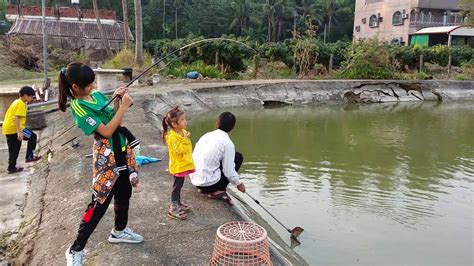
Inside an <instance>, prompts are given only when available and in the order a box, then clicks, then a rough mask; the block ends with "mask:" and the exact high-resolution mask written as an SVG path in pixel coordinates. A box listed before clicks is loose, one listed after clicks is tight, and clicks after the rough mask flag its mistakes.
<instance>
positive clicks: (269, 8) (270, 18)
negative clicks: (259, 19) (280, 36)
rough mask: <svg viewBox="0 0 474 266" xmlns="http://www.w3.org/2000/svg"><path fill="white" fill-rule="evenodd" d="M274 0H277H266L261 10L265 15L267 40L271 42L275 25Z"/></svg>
mask: <svg viewBox="0 0 474 266" xmlns="http://www.w3.org/2000/svg"><path fill="white" fill-rule="evenodd" d="M276 1H277V0H267V2H266V3H265V4H264V5H263V10H264V12H265V15H266V17H267V23H268V25H267V41H269V42H271V41H273V40H274V39H275V38H274V37H273V36H274V32H275V30H274V28H275V25H276V21H275V15H276Z"/></svg>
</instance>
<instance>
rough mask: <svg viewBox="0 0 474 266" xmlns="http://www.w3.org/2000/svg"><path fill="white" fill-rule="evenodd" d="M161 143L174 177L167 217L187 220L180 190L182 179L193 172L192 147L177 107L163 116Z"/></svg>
mask: <svg viewBox="0 0 474 266" xmlns="http://www.w3.org/2000/svg"><path fill="white" fill-rule="evenodd" d="M162 125H163V136H162V137H163V142H164V143H165V144H166V145H167V146H168V153H169V171H170V174H172V175H173V177H174V184H173V191H172V192H171V206H170V208H169V210H168V216H169V217H171V218H176V219H180V220H185V219H186V218H187V215H186V212H188V211H189V210H190V208H189V206H188V205H187V204H185V203H183V202H182V201H181V188H182V187H183V184H184V178H185V177H186V176H187V175H188V174H190V173H193V172H194V162H193V157H192V150H193V145H192V143H191V140H190V139H189V137H190V135H191V134H190V133H189V132H188V131H186V126H187V122H186V116H185V114H184V111H182V110H180V109H179V108H178V106H176V107H174V108H173V109H171V110H170V111H168V112H167V113H166V114H165V115H164V116H163V121H162Z"/></svg>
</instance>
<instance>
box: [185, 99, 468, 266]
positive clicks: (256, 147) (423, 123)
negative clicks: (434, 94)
mask: <svg viewBox="0 0 474 266" xmlns="http://www.w3.org/2000/svg"><path fill="white" fill-rule="evenodd" d="M221 111H223V110H219V111H212V112H209V113H206V114H203V115H198V116H194V117H193V118H192V119H191V120H190V121H189V122H188V124H189V130H190V131H191V132H192V139H193V143H195V142H196V141H197V139H198V137H199V136H201V135H202V134H204V133H205V132H207V131H210V130H213V129H214V125H215V119H216V117H217V115H218V114H219V113H220V112H221ZM230 111H232V112H233V113H234V114H235V115H236V117H237V124H236V128H235V130H234V131H232V132H231V138H232V139H233V141H234V143H235V145H236V148H237V150H238V151H240V152H242V153H243V155H244V164H243V166H242V168H241V176H242V178H243V181H244V182H245V184H246V185H247V190H248V192H249V193H250V194H251V195H253V196H254V197H255V198H257V199H259V200H260V202H261V203H262V205H264V206H265V207H266V208H267V209H268V210H269V211H271V212H272V213H273V214H274V215H275V216H276V217H278V218H279V219H280V221H282V222H283V223H284V224H285V225H286V226H287V227H290V228H292V227H294V226H301V227H303V228H304V229H305V231H304V232H303V233H302V234H301V236H300V238H299V239H300V241H301V245H299V246H297V247H296V248H294V250H295V251H296V252H297V253H299V254H300V255H301V256H302V257H303V258H304V259H305V260H306V261H307V262H308V263H309V264H310V265H473V263H474V260H473V239H474V232H473V224H474V222H473V221H474V220H473V194H474V188H473V183H474V102H464V103H443V104H439V105H438V104H435V103H423V104H419V103H416V104H414V103H407V104H374V105H363V106H358V105H353V106H342V105H323V106H306V107H283V108H274V109H263V108H258V109H255V108H250V109H248V108H245V109H244V108H239V109H230ZM241 195H242V197H243V198H246V197H245V195H243V194H241ZM247 199H248V198H247ZM253 208H254V209H255V210H256V211H257V212H258V213H259V214H261V215H262V216H263V218H264V219H265V220H267V221H268V223H270V224H271V225H272V227H273V228H274V229H275V230H276V231H277V232H278V233H279V234H280V235H281V238H282V239H285V240H286V239H288V233H287V232H286V231H285V230H284V229H283V228H282V227H281V226H279V225H278V224H277V223H276V222H274V220H272V219H271V217H269V216H268V215H266V214H265V213H264V212H263V210H261V209H259V207H258V206H256V205H255V204H254V206H253Z"/></svg>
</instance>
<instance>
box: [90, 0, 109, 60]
mask: <svg viewBox="0 0 474 266" xmlns="http://www.w3.org/2000/svg"><path fill="white" fill-rule="evenodd" d="M92 6H93V7H94V14H95V19H96V21H97V27H98V28H99V34H100V38H101V39H102V43H103V44H104V47H105V51H106V52H107V56H108V57H112V56H113V53H112V50H110V46H109V42H108V41H107V38H106V36H105V31H104V28H102V23H100V14H99V7H98V6H97V0H92Z"/></svg>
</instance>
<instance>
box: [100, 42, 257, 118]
mask: <svg viewBox="0 0 474 266" xmlns="http://www.w3.org/2000/svg"><path fill="white" fill-rule="evenodd" d="M212 41H229V42H234V43H238V44H240V45H242V46H244V47H246V48H248V49H249V50H252V51H253V52H254V53H255V54H257V55H258V51H257V50H255V49H254V48H252V47H251V46H250V45H248V44H245V43H243V42H239V41H236V40H232V39H227V38H209V39H203V40H199V41H195V42H192V43H190V44H186V45H185V46H183V47H181V48H178V49H176V50H174V51H172V52H171V53H169V54H166V55H165V56H164V57H162V58H161V59H160V60H158V61H157V62H155V63H154V64H152V65H151V66H149V67H148V68H147V69H145V70H144V71H143V72H142V73H140V74H138V76H136V77H135V78H133V79H132V80H131V81H130V82H129V83H127V85H125V88H128V87H129V86H130V85H132V84H133V83H134V82H135V81H136V80H138V79H139V78H141V77H142V76H143V75H144V74H145V73H147V72H148V71H150V69H152V68H153V67H155V66H157V65H158V64H159V63H161V62H163V61H164V60H165V59H166V58H168V57H170V56H172V55H174V54H175V53H177V52H181V51H183V50H184V49H186V48H189V47H192V46H195V45H198V44H201V43H205V42H212ZM117 97H118V95H115V96H114V97H112V98H111V99H110V100H109V101H108V102H107V103H105V104H104V106H102V108H100V110H101V111H102V110H104V109H105V108H106V107H107V106H109V104H111V103H112V102H113V101H114V100H115V99H116V98H117Z"/></svg>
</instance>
